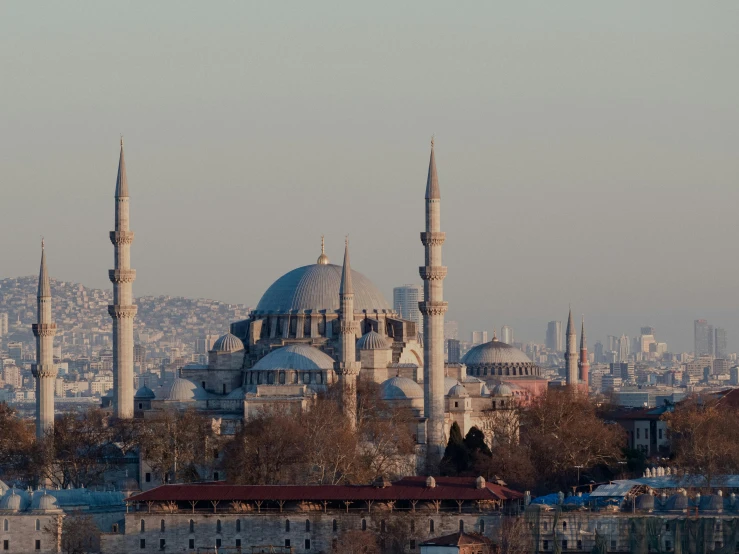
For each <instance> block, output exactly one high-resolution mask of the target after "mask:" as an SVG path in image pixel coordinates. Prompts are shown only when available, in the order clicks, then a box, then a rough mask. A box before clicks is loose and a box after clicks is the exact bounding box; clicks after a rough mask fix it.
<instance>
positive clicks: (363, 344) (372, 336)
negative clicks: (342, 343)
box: [357, 331, 390, 350]
mask: <svg viewBox="0 0 739 554" xmlns="http://www.w3.org/2000/svg"><path fill="white" fill-rule="evenodd" d="M388 348H390V343H389V342H388V340H387V339H386V338H385V337H383V336H382V335H381V334H380V333H378V332H377V331H369V332H367V333H365V334H364V335H362V336H361V338H360V339H359V340H358V341H357V350H387V349H388Z"/></svg>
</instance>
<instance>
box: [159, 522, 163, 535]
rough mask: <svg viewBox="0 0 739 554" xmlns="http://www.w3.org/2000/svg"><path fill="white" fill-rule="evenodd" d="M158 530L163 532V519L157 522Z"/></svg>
mask: <svg viewBox="0 0 739 554" xmlns="http://www.w3.org/2000/svg"><path fill="white" fill-rule="evenodd" d="M159 532H160V533H164V520H162V521H160V522H159Z"/></svg>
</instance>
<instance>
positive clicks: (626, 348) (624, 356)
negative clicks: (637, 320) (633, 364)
mask: <svg viewBox="0 0 739 554" xmlns="http://www.w3.org/2000/svg"><path fill="white" fill-rule="evenodd" d="M630 352H631V346H630V345H629V337H627V336H626V335H621V338H620V339H618V361H620V362H627V361H629V353H630Z"/></svg>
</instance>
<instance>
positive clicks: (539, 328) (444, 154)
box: [0, 1, 739, 352]
mask: <svg viewBox="0 0 739 554" xmlns="http://www.w3.org/2000/svg"><path fill="white" fill-rule="evenodd" d="M133 6H134V8H132V6H131V5H102V4H84V5H83V4H55V5H45V6H43V9H42V8H41V7H39V6H38V5H34V4H21V3H16V4H4V5H2V6H0V60H1V61H0V64H1V66H2V75H3V86H2V90H0V100H1V101H2V104H3V106H4V107H5V109H4V110H3V116H2V132H0V152H1V153H0V160H1V161H0V172H1V174H2V182H3V184H2V190H3V202H2V203H0V235H1V236H3V237H4V240H3V254H2V264H1V266H0V278H3V277H15V276H19V275H31V274H35V273H36V272H37V271H38V242H39V237H40V235H45V236H46V241H47V251H48V258H49V263H50V264H51V266H52V267H53V276H54V277H55V278H58V279H62V280H66V281H73V282H80V283H84V284H85V285H87V286H91V287H97V288H109V287H110V284H109V282H108V275H107V269H108V268H109V267H110V266H111V265H110V264H111V261H112V260H111V258H112V256H111V247H110V242H109V239H108V231H109V230H110V228H111V217H112V213H113V201H112V193H113V189H114V185H115V181H114V177H115V168H116V165H117V162H118V137H119V135H120V134H123V135H124V136H125V141H126V156H127V160H128V177H129V184H130V189H131V213H132V228H133V229H135V231H136V244H135V248H134V250H133V260H132V266H133V267H135V268H136V269H137V270H138V274H137V279H136V282H135V284H134V293H135V294H136V295H159V294H164V295H183V296H188V297H205V298H213V299H217V300H222V301H227V302H231V303H235V304H236V303H238V304H247V305H252V306H253V305H255V304H256V303H257V301H258V300H259V298H260V296H261V294H262V292H263V291H264V290H265V289H266V288H267V287H268V286H269V284H270V283H272V282H273V281H274V279H275V278H276V277H277V276H279V275H282V274H283V273H285V272H286V271H288V270H290V269H292V268H294V267H296V266H298V265H304V264H311V263H313V262H314V261H315V259H316V257H317V255H318V254H319V252H320V237H321V235H322V234H325V236H326V244H327V253H328V255H329V257H330V259H331V261H332V262H333V263H339V264H340V263H341V256H342V250H343V243H344V236H345V235H347V234H348V235H349V236H350V237H351V244H352V263H353V267H354V268H355V269H356V270H358V271H360V272H362V273H364V274H365V275H367V276H368V277H369V278H371V279H372V281H373V282H374V283H375V284H376V285H377V286H378V287H379V288H380V289H381V290H382V291H383V293H384V294H385V296H386V297H388V298H390V297H391V292H392V288H393V286H397V285H400V284H403V283H420V279H419V277H418V266H420V265H423V249H422V247H421V245H420V243H419V240H418V233H419V232H420V231H422V230H423V228H424V213H423V207H422V203H421V200H422V195H423V191H424V186H425V181H426V171H427V164H428V148H429V139H430V137H431V135H432V134H435V135H436V149H437V150H436V151H437V163H438V167H439V180H440V183H441V187H442V197H443V201H444V212H443V215H442V218H443V219H442V225H443V229H444V230H445V231H446V233H447V242H446V244H445V247H444V264H445V265H446V266H448V268H449V273H448V277H447V278H446V281H445V299H446V300H448V301H449V312H448V313H447V318H448V319H452V320H458V321H460V322H461V323H462V325H463V327H462V330H463V331H464V332H465V333H468V332H469V331H471V330H473V329H489V330H492V328H493V327H497V328H498V329H499V328H500V326H501V325H504V324H507V325H510V326H511V327H513V328H514V330H515V334H516V338H517V340H536V341H542V340H543V337H544V333H545V330H546V322H547V321H549V320H553V319H557V320H563V321H564V320H565V319H566V316H567V308H568V304H570V303H571V304H572V307H573V311H574V312H575V313H576V314H579V313H581V312H583V313H585V314H586V318H587V322H588V335H589V336H590V337H591V340H592V341H594V340H597V339H602V338H604V337H605V335H606V334H613V335H620V334H622V333H626V334H627V335H630V336H633V335H636V334H637V333H638V330H639V328H640V326H643V325H651V326H654V327H655V328H656V333H657V336H658V338H659V340H660V341H665V342H667V343H668V346H669V349H670V351H673V352H679V351H689V350H692V345H693V342H692V341H693V320H694V319H697V318H706V319H708V320H709V321H711V323H712V324H714V325H716V326H718V327H723V328H726V329H727V331H728V340H729V349H730V350H731V351H734V350H736V349H737V347H738V346H739V343H737V341H736V338H737V337H739V323H738V322H737V318H736V314H737V311H738V310H739V295H737V294H736V278H735V276H736V274H737V270H739V262H737V259H739V258H737V256H736V255H735V253H734V248H735V245H734V243H735V240H734V238H735V237H736V236H737V232H738V231H739V221H738V220H737V218H736V216H735V206H736V205H737V204H738V201H739V190H738V187H737V186H736V179H737V177H736V176H737V174H739V171H738V170H739V162H738V161H737V156H736V151H737V147H739V131H737V129H739V125H738V124H739V108H738V107H737V104H736V98H737V97H738V96H739V77H737V74H736V71H734V70H733V68H734V66H735V59H734V58H735V56H736V52H737V51H739V36H738V35H737V33H736V22H737V16H739V5H737V4H736V3H735V2H728V1H726V2H714V3H710V4H705V3H701V4H698V3H689V2H653V3H649V4H643V3H636V2H627V3H618V4H616V3H611V4H605V3H597V4H596V3H590V2H570V3H567V4H566V5H563V4H560V5H555V4H544V3H529V2H524V3H515V5H514V4H512V3H478V4H474V5H466V6H465V9H464V10H461V9H459V7H458V6H452V5H447V4H444V3H434V2H429V3H425V4H423V6H420V5H418V4H400V5H398V4H394V3H393V4H390V3H387V4H377V3H374V4H372V5H371V6H363V7H362V8H361V9H360V8H359V7H357V6H350V5H347V4H345V3H339V2H336V3H322V4H321V6H320V7H318V6H314V5H308V4H301V3H280V4H279V5H277V4H274V5H268V4H264V5H262V6H255V5H249V4H246V3H235V2H234V3H222V4H218V5H217V6H213V5H205V4H202V3H196V2H178V3H176V4H175V3H163V2H162V3H156V4H144V3H141V4H134V5H133ZM390 11H391V12H392V18H391V19H388V13H389V12H390ZM347 207H349V208H350V209H346V208H347Z"/></svg>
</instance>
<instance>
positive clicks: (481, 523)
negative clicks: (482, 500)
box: [480, 519, 485, 534]
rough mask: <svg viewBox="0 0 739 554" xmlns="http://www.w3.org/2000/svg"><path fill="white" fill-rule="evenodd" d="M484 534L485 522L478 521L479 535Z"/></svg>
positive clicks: (482, 520)
mask: <svg viewBox="0 0 739 554" xmlns="http://www.w3.org/2000/svg"><path fill="white" fill-rule="evenodd" d="M484 532H485V520H484V519H481V520H480V534H483V533H484Z"/></svg>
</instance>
